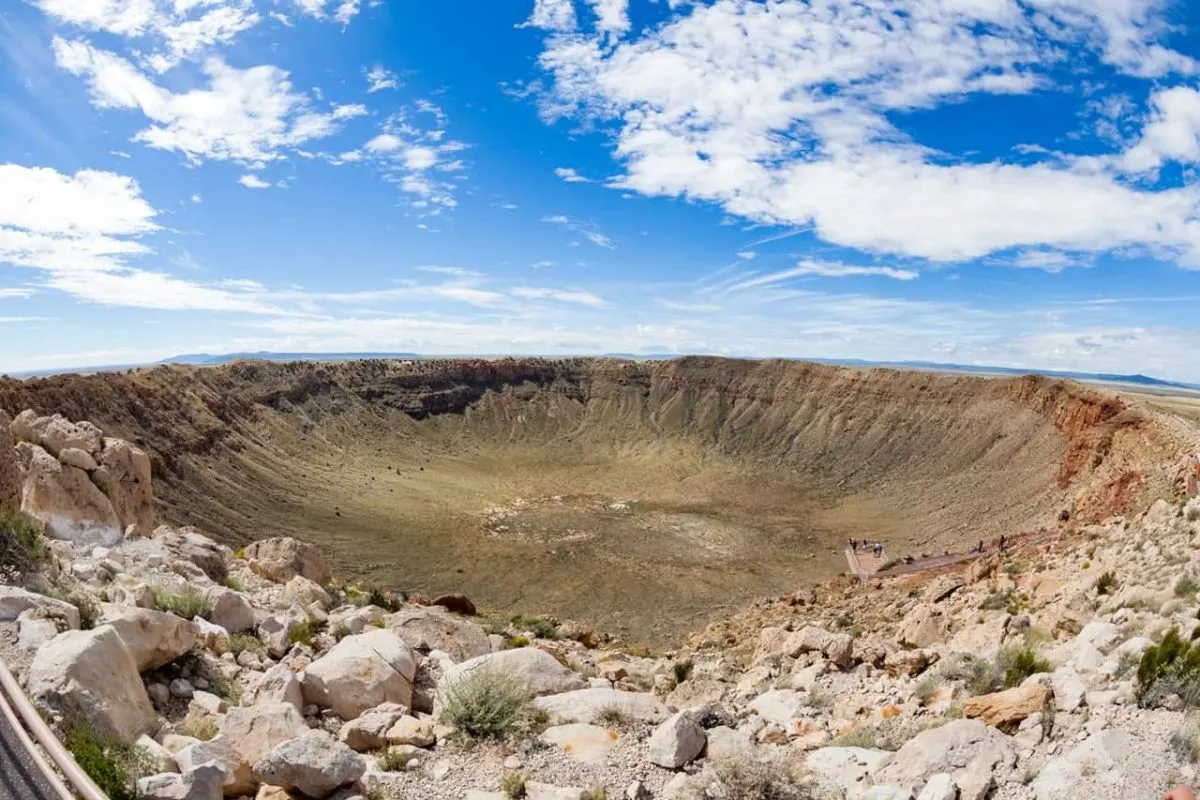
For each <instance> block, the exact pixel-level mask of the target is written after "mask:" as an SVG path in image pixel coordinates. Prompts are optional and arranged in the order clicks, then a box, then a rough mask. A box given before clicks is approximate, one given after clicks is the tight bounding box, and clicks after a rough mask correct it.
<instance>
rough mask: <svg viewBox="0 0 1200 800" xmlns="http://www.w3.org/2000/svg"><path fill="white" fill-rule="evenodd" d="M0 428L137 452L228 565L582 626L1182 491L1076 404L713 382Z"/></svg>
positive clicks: (544, 372)
mask: <svg viewBox="0 0 1200 800" xmlns="http://www.w3.org/2000/svg"><path fill="white" fill-rule="evenodd" d="M0 408H4V409H7V410H9V411H10V412H12V413H16V412H17V411H20V410H22V409H25V408H32V409H33V410H35V411H36V412H38V413H42V414H45V413H61V414H64V415H66V416H67V417H69V418H80V419H91V420H94V421H95V422H96V423H97V424H99V425H101V426H102V427H103V428H104V429H105V430H106V431H109V430H111V431H112V432H113V434H114V435H117V436H121V437H123V438H126V439H129V440H130V441H132V442H134V443H135V444H137V445H138V446H140V447H142V448H143V449H145V450H146V451H147V453H148V454H149V455H150V457H151V459H152V462H153V466H154V473H155V479H156V485H157V486H158V487H159V491H158V497H157V499H156V502H157V503H158V506H159V507H158V509H157V510H158V513H159V516H160V517H161V518H163V519H164V520H167V521H169V522H172V523H175V524H198V525H200V526H201V527H202V528H204V529H205V530H207V531H209V532H210V533H211V534H212V535H213V536H215V537H216V538H218V539H220V540H222V541H225V542H228V543H230V544H233V545H239V544H244V543H245V542H247V541H249V540H251V539H255V538H260V537H262V536H267V535H272V534H294V535H299V536H301V537H303V538H309V539H312V540H315V541H320V542H321V543H323V544H325V545H326V546H327V547H328V548H329V549H330V550H331V552H332V555H333V557H334V560H335V563H336V564H337V565H338V568H339V570H341V571H343V572H347V573H350V574H367V575H368V576H372V577H376V578H378V579H380V580H382V581H387V582H389V583H395V584H399V585H402V586H404V587H405V588H421V589H428V590H431V591H437V590H443V589H444V590H451V589H458V588H463V587H462V586H461V578H460V577H458V576H461V575H462V574H464V573H466V574H474V575H484V576H486V575H488V574H489V573H491V577H487V578H486V579H484V578H477V580H478V581H480V582H478V583H476V584H474V585H472V586H468V587H466V588H468V589H471V590H473V591H474V592H475V593H476V594H481V595H482V597H483V599H484V602H490V603H495V604H497V605H500V606H505V605H510V604H515V603H517V602H518V601H522V602H523V603H524V606H525V607H530V606H531V605H532V606H535V607H537V606H539V605H540V606H541V607H542V608H543V609H544V610H556V609H559V608H560V607H561V606H562V604H566V606H567V607H566V608H564V609H563V610H564V611H568V612H570V613H573V614H574V615H576V616H582V617H585V618H586V617H587V616H588V614H587V613H580V611H581V610H582V611H585V612H586V608H583V606H585V605H586V603H585V602H584V601H583V600H582V599H578V598H576V597H574V596H575V595H578V592H577V587H578V585H579V581H588V582H591V584H593V585H595V584H596V582H597V581H599V585H595V586H594V588H595V593H594V594H593V596H592V597H590V598H589V600H588V601H587V602H588V603H591V604H592V605H595V606H599V607H609V608H611V609H612V613H613V614H614V615H615V614H617V613H618V612H617V609H619V608H620V607H622V604H627V603H628V599H629V598H628V597H627V596H626V593H627V592H628V588H627V585H628V583H629V582H630V581H634V582H639V581H640V582H641V583H643V584H646V585H647V587H648V588H647V589H646V591H647V593H648V594H647V595H646V597H645V598H643V599H645V601H646V602H647V603H650V602H658V601H656V600H654V599H653V598H654V596H655V593H656V592H658V593H662V594H664V595H669V596H672V597H678V598H681V599H680V605H681V607H683V608H690V609H691V610H692V611H693V612H695V613H696V614H700V613H701V612H702V610H704V609H707V612H706V613H711V612H712V611H713V608H712V602H713V598H714V597H718V596H721V597H723V598H726V597H727V599H726V600H723V603H728V604H731V605H732V604H736V603H738V602H742V601H743V600H744V599H747V598H749V597H751V596H754V595H756V594H761V593H763V592H770V591H774V590H776V589H782V588H785V587H786V586H789V585H794V584H795V583H796V581H797V580H802V579H808V578H813V579H817V578H822V577H827V576H828V575H831V574H835V573H836V572H837V571H839V570H840V569H841V568H842V564H841V558H840V549H841V543H842V542H843V541H844V539H845V537H846V536H867V537H869V538H884V539H886V540H887V541H888V542H889V544H890V545H892V546H893V552H895V553H896V554H897V555H899V554H904V553H913V554H918V553H920V552H941V551H942V550H945V549H954V548H958V547H965V546H968V545H969V544H973V543H974V542H975V541H976V540H978V539H979V538H983V537H989V536H997V535H1000V534H1002V533H1010V534H1011V533H1014V532H1019V531H1022V530H1030V529H1035V528H1037V527H1041V526H1048V527H1053V526H1055V525H1057V524H1059V523H1060V522H1061V521H1062V520H1063V519H1064V518H1066V519H1068V520H1069V521H1070V522H1071V523H1072V524H1073V523H1074V522H1076V521H1081V522H1082V521H1092V520H1097V519H1102V518H1104V517H1106V516H1109V515H1111V514H1114V513H1120V512H1121V511H1123V510H1124V509H1126V508H1129V507H1132V506H1135V505H1141V504H1144V503H1145V502H1146V501H1147V500H1148V499H1150V498H1151V497H1152V496H1165V495H1169V494H1171V493H1172V492H1173V491H1175V488H1176V487H1173V486H1172V485H1171V484H1170V481H1169V478H1163V477H1161V476H1162V475H1166V474H1168V473H1169V470H1167V469H1165V467H1167V466H1168V465H1169V464H1171V463H1173V462H1174V460H1176V459H1177V458H1178V456H1179V454H1180V453H1181V452H1182V451H1183V450H1184V449H1186V448H1187V447H1188V443H1186V442H1184V441H1182V440H1181V439H1180V438H1179V437H1178V435H1177V434H1176V433H1175V432H1174V431H1173V430H1172V429H1170V427H1169V426H1166V425H1163V424H1161V421H1160V420H1159V419H1158V418H1156V417H1155V416H1154V415H1152V414H1150V413H1148V412H1146V411H1144V410H1142V409H1140V408H1138V407H1134V406H1131V405H1128V404H1126V403H1125V402H1123V401H1122V400H1121V399H1120V398H1118V397H1116V396H1114V395H1111V394H1108V393H1105V392H1102V391H1097V390H1092V389H1090V388H1085V387H1083V386H1081V385H1079V384H1074V383H1070V382H1064V381H1057V380H1049V379H1043V378H1036V377H1025V378H1012V379H1009V378H994V379H993V378H981V377H971V376H951V375H934V374H928V373H921V372H915V371H897V370H884V369H872V370H856V369H847V368H839V367H832V366H825V365H816V364H807V363H801V362H788V361H753V362H752V361H735V360H725V359H717V358H685V359H680V360H677V361H655V362H627V361H618V360H608V359H563V360H543V359H510V360H499V361H485V360H430V361H411V362H408V361H382V360H367V361H355V362H341V363H312V362H304V363H283V364H280V363H263V362H243V363H238V364H233V365H228V366H223V367H216V368H193V367H175V366H172V367H156V368H150V369H144V370H137V371H133V372H128V373H108V374H97V375H86V376H61V377H55V378H49V379H37V380H30V381H23V382H17V381H5V382H2V383H0ZM622 503H627V504H628V503H632V505H628V506H627V508H626V511H628V514H627V515H626V516H625V517H621V518H616V517H614V518H612V519H609V518H608V517H610V516H613V515H619V514H625V513H626V511H620V512H617V511H613V508H619V507H620V506H621V504H622ZM610 506H611V507H610ZM606 515H607V516H606ZM631 530H633V531H637V533H638V537H637V538H633V537H631V536H628V535H626V534H627V532H628V531H631ZM364 544H367V545H369V546H366V547H364ZM634 562H640V563H634ZM646 563H656V564H658V565H660V566H661V567H662V569H660V570H658V571H654V570H649V571H647V569H646ZM664 565H665V566H664ZM476 566H477V567H479V568H478V569H474V567H476ZM676 568H677V569H676ZM602 571H607V572H604V573H603V576H602V577H599V578H597V577H596V576H597V574H598V573H599V572H602ZM660 600H661V597H660V598H659V601H660ZM531 601H532V602H531ZM697 619H698V618H697ZM599 621H600V622H605V621H606V620H604V619H601V620H599ZM694 621H695V620H694ZM681 624H691V623H690V622H688V623H681Z"/></svg>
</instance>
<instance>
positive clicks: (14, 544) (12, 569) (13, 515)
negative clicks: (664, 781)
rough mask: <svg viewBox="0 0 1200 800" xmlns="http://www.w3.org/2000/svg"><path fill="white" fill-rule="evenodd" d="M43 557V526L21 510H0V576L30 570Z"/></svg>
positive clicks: (44, 542)
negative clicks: (1, 511)
mask: <svg viewBox="0 0 1200 800" xmlns="http://www.w3.org/2000/svg"><path fill="white" fill-rule="evenodd" d="M45 560H46V539H45V537H43V536H42V526H41V525H40V524H39V523H38V521H37V520H35V519H34V518H33V517H30V516H28V515H27V514H22V513H20V512H3V513H0V578H7V579H9V580H11V579H13V578H16V577H17V576H20V575H25V574H28V573H30V572H33V571H34V570H36V569H37V568H38V566H39V565H40V564H41V563H42V562H43V561H45Z"/></svg>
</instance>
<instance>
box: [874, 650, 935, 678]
mask: <svg viewBox="0 0 1200 800" xmlns="http://www.w3.org/2000/svg"><path fill="white" fill-rule="evenodd" d="M937 660H938V654H937V653H936V652H934V651H933V650H897V651H893V652H890V653H888V654H887V657H885V658H884V659H883V668H884V670H885V671H887V674H888V675H891V676H892V677H893V678H900V677H909V678H912V677H915V676H917V675H920V674H921V673H922V672H924V671H925V670H927V669H929V667H930V665H932V664H934V663H935V662H936V661H937Z"/></svg>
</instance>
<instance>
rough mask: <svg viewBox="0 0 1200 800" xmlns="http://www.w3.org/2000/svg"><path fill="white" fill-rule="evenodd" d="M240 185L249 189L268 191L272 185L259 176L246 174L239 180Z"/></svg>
mask: <svg viewBox="0 0 1200 800" xmlns="http://www.w3.org/2000/svg"><path fill="white" fill-rule="evenodd" d="M238 183H240V184H241V185H242V186H245V187H246V188H247V189H268V188H270V186H271V184H269V183H267V182H266V181H264V180H263V179H262V178H260V177H258V176H257V175H252V174H246V175H243V176H242V177H240V178H238Z"/></svg>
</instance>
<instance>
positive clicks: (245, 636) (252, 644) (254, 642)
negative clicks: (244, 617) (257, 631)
mask: <svg viewBox="0 0 1200 800" xmlns="http://www.w3.org/2000/svg"><path fill="white" fill-rule="evenodd" d="M246 650H249V651H250V652H251V653H262V652H264V651H265V650H266V648H265V647H264V646H263V643H262V640H261V639H259V638H258V637H257V636H255V635H254V634H252V633H234V634H231V635H230V637H229V652H231V653H233V655H234V657H235V658H236V657H237V656H240V655H241V654H242V653H243V652H245V651H246Z"/></svg>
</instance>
